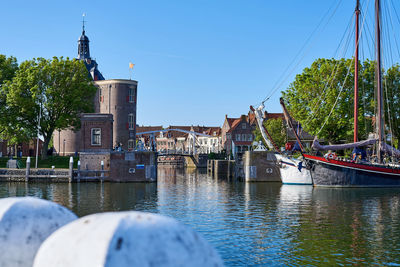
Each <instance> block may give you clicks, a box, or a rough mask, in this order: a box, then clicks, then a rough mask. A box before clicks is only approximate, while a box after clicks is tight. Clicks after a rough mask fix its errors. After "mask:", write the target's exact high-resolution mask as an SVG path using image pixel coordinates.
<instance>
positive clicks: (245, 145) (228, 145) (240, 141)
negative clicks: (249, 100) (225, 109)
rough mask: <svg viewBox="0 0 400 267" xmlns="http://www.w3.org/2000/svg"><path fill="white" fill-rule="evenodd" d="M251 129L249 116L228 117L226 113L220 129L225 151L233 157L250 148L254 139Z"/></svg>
mask: <svg viewBox="0 0 400 267" xmlns="http://www.w3.org/2000/svg"><path fill="white" fill-rule="evenodd" d="M253 130H254V128H253V127H252V125H251V124H250V120H249V116H246V115H242V116H240V118H228V116H227V115H226V116H225V121H224V124H223V126H222V130H221V136H222V145H223V147H224V149H225V151H226V153H227V154H228V155H229V154H232V155H233V156H234V157H235V156H236V155H237V154H238V153H239V154H241V153H243V152H244V151H249V150H251V146H252V143H253V140H254V135H253Z"/></svg>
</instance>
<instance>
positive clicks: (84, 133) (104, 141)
mask: <svg viewBox="0 0 400 267" xmlns="http://www.w3.org/2000/svg"><path fill="white" fill-rule="evenodd" d="M94 129H99V130H100V144H94V143H93V141H94V140H93V138H92V131H93V130H94ZM112 129H113V116H112V114H99V113H93V114H82V116H81V146H80V147H81V151H83V152H92V151H110V150H111V149H112V148H113V144H112V139H113V130H112Z"/></svg>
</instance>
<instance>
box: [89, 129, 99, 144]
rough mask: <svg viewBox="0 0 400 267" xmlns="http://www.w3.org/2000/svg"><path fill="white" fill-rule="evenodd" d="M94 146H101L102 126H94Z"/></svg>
mask: <svg viewBox="0 0 400 267" xmlns="http://www.w3.org/2000/svg"><path fill="white" fill-rule="evenodd" d="M91 131H92V134H91V136H92V138H91V139H92V140H91V141H92V146H101V129H100V128H92V130H91Z"/></svg>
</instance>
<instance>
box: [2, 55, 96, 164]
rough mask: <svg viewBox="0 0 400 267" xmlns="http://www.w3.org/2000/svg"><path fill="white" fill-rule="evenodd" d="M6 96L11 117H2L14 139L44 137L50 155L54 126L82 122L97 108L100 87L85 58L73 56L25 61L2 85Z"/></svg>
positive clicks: (43, 154) (55, 128)
mask: <svg viewBox="0 0 400 267" xmlns="http://www.w3.org/2000/svg"><path fill="white" fill-rule="evenodd" d="M0 90H1V91H0V94H3V95H5V97H6V108H7V114H8V115H9V116H8V118H7V120H3V121H2V125H3V126H4V127H5V128H6V135H7V136H8V137H9V138H10V140H11V141H14V142H20V141H24V140H28V139H30V138H33V137H36V134H37V130H38V123H39V116H38V115H39V113H40V125H39V133H40V135H41V136H43V138H44V144H43V151H42V157H46V152H47V149H48V144H49V142H50V140H51V137H52V134H53V132H54V130H62V129H66V128H69V127H71V126H72V127H79V126H80V119H79V117H80V114H81V113H85V112H92V111H93V97H94V94H95V92H96V87H95V86H94V85H93V84H92V82H91V81H90V79H89V77H88V74H87V70H86V67H85V65H84V64H83V62H81V61H79V60H75V59H73V60H70V59H69V58H66V59H64V58H62V57H61V58H57V57H54V58H53V59H52V60H47V59H43V58H38V59H33V60H28V61H24V62H22V63H21V65H20V66H19V69H18V70H17V72H16V74H15V77H14V78H13V79H12V80H11V81H8V82H6V83H4V85H3V86H2V87H1V88H0Z"/></svg>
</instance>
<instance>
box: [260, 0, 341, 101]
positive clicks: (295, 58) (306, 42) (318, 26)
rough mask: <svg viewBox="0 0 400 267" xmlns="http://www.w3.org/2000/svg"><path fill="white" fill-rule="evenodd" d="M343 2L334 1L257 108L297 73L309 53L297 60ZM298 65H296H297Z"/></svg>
mask: <svg viewBox="0 0 400 267" xmlns="http://www.w3.org/2000/svg"><path fill="white" fill-rule="evenodd" d="M342 1H343V0H340V1H339V2H336V1H334V2H333V4H332V5H331V7H330V8H329V9H328V11H327V12H326V13H325V14H324V15H323V16H322V18H321V20H320V21H319V23H318V25H317V27H316V28H315V29H314V30H313V31H312V33H311V34H310V36H309V37H308V38H307V39H306V41H305V43H304V44H303V46H302V47H301V48H300V50H299V52H298V53H297V55H296V56H295V57H294V58H293V60H292V62H291V63H290V64H289V65H288V66H287V67H286V69H285V71H284V72H283V73H282V75H281V76H280V77H279V79H278V80H277V81H276V83H275V84H274V86H273V87H272V92H271V93H270V94H268V95H267V96H266V97H265V98H264V100H263V101H262V102H261V103H259V104H257V105H256V106H259V105H261V104H264V103H265V102H266V101H268V100H269V99H270V98H271V97H272V96H273V95H274V94H275V93H276V91H277V90H278V89H279V88H280V87H281V86H282V84H283V83H285V82H286V81H287V80H288V78H289V76H290V75H292V73H293V72H294V71H295V69H296V68H297V67H298V65H300V63H301V62H302V60H303V59H304V57H305V56H306V55H307V53H308V52H309V51H308V52H304V54H303V56H302V57H301V58H300V59H299V60H298V62H297V63H296V60H297V58H298V57H299V56H300V55H301V54H302V53H303V51H304V50H305V49H306V47H307V46H308V44H309V42H310V41H311V39H312V38H313V36H314V34H316V32H317V30H318V29H319V28H320V26H321V25H322V23H323V21H324V19H325V18H326V17H327V16H328V14H329V13H330V12H331V9H332V8H333V7H334V6H335V3H337V4H336V7H335V9H334V11H333V13H332V14H331V16H329V19H328V21H327V22H326V23H325V25H324V26H323V27H322V29H321V31H322V30H323V29H325V27H326V26H327V24H328V23H329V21H330V20H331V19H332V17H333V16H334V14H335V13H336V11H337V9H338V7H339V6H340V4H341V3H342ZM311 47H312V46H310V47H309V50H311ZM295 63H296V64H295ZM293 64H295V65H294V66H293V67H292V68H291V70H290V71H289V69H290V66H292V65H293ZM288 71H289V72H288ZM287 72H288V74H287V75H286V76H285V74H286V73H287Z"/></svg>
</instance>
